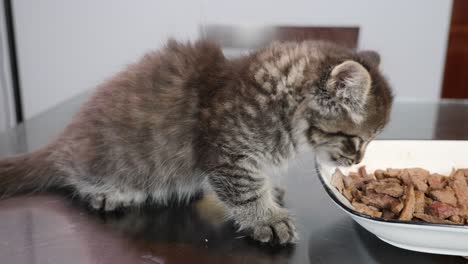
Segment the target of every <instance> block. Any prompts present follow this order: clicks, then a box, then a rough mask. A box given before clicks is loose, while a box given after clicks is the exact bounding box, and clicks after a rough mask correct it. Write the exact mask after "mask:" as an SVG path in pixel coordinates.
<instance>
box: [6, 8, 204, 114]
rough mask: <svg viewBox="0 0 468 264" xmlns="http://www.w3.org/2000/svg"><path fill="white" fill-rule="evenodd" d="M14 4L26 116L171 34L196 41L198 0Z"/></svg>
mask: <svg viewBox="0 0 468 264" xmlns="http://www.w3.org/2000/svg"><path fill="white" fill-rule="evenodd" d="M13 4H14V15H15V22H16V35H17V46H18V58H19V68H20V77H21V88H22V99H23V105H24V114H25V117H26V118H30V117H31V116H33V115H35V114H37V113H39V112H42V111H44V110H46V109H48V108H50V107H51V106H54V105H56V104H58V103H60V102H62V101H63V100H65V99H67V98H70V97H72V96H74V95H76V94H78V93H80V92H83V91H85V90H87V89H90V88H92V87H94V86H95V85H96V84H98V83H99V82H101V81H102V80H103V79H105V78H107V77H109V75H111V74H113V73H114V72H116V71H118V70H120V69H121V68H122V67H123V66H124V65H125V64H128V63H132V62H133V61H135V60H136V59H138V58H139V57H140V56H141V55H142V54H143V53H144V52H145V51H147V50H149V49H153V48H158V47H160V46H161V44H163V43H164V41H165V39H167V38H168V37H170V36H173V37H177V38H182V39H183V38H185V39H195V38H196V36H197V33H198V25H199V24H200V21H199V18H200V15H199V14H200V12H199V10H200V4H199V3H197V1H183V0H175V1H162V0H137V1H128V0H107V1H95V0H80V1H74V0H40V1H37V0H15V1H13ZM181 8H182V9H181ZM182 10H185V11H182Z"/></svg>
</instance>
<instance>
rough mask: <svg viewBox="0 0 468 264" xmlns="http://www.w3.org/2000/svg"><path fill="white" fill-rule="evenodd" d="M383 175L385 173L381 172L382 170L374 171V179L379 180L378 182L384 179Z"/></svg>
mask: <svg viewBox="0 0 468 264" xmlns="http://www.w3.org/2000/svg"><path fill="white" fill-rule="evenodd" d="M384 173H385V171H383V170H376V171H375V172H374V174H375V177H376V178H377V179H379V180H382V179H384V178H385V175H384Z"/></svg>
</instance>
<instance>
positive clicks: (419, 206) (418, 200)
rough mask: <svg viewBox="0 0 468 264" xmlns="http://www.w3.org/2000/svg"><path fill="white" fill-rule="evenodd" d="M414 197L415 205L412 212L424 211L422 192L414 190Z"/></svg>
mask: <svg viewBox="0 0 468 264" xmlns="http://www.w3.org/2000/svg"><path fill="white" fill-rule="evenodd" d="M414 197H415V207H414V212H415V213H424V205H425V203H426V202H425V200H424V193H423V192H421V191H416V192H415V193H414Z"/></svg>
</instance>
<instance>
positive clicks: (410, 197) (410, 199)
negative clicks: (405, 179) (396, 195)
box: [398, 185, 416, 221]
mask: <svg viewBox="0 0 468 264" xmlns="http://www.w3.org/2000/svg"><path fill="white" fill-rule="evenodd" d="M415 204H416V197H415V194H414V186H413V185H409V186H408V187H406V191H405V202H404V207H403V210H402V211H401V214H400V217H399V218H398V219H400V220H406V221H409V220H411V219H412V218H413V213H414V209H415Z"/></svg>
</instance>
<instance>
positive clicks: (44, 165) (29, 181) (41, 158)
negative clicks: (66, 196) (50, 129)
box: [0, 148, 61, 198]
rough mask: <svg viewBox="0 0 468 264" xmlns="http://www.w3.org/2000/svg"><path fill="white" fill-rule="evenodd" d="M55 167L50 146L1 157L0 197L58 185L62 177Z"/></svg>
mask: <svg viewBox="0 0 468 264" xmlns="http://www.w3.org/2000/svg"><path fill="white" fill-rule="evenodd" d="M54 167H55V166H54V164H53V162H52V160H51V152H50V150H49V149H48V148H44V149H41V150H38V151H35V152H32V153H27V154H22V155H18V156H13V157H7V158H3V159H0V198H6V197H9V196H12V195H14V194H18V193H32V192H38V191H43V190H45V189H47V188H50V187H55V186H58V184H59V183H60V178H61V177H60V173H59V171H58V170H56V169H55V168H54Z"/></svg>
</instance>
